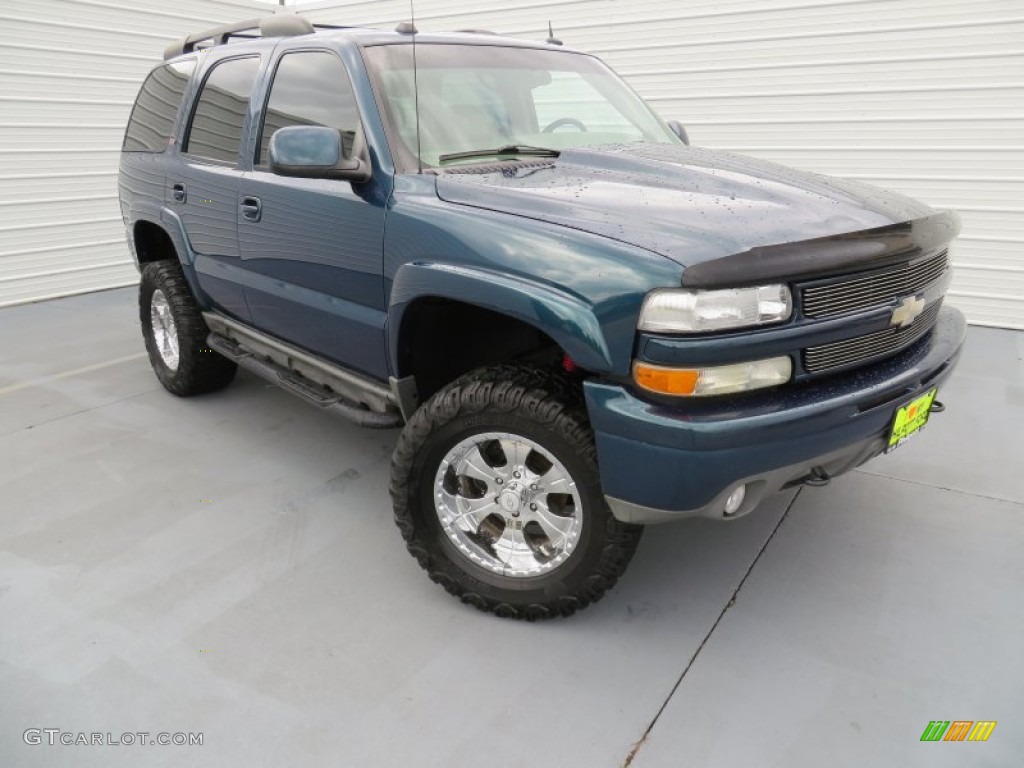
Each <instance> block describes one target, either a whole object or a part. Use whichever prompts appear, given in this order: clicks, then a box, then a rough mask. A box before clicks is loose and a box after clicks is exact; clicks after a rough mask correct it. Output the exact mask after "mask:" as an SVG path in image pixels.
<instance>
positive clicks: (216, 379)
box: [139, 261, 238, 397]
mask: <svg viewBox="0 0 1024 768" xmlns="http://www.w3.org/2000/svg"><path fill="white" fill-rule="evenodd" d="M139 320H140V321H141V323H142V336H143V338H144V339H145V342H146V351H147V352H148V353H149V362H150V364H151V365H152V366H153V372H154V373H156V377H157V378H158V379H159V380H160V383H161V384H163V385H164V388H165V389H166V390H167V391H168V392H171V393H173V394H175V395H178V396H179V397H189V396H191V395H201V394H204V393H206V392H214V391H216V390H218V389H223V388H224V387H226V386H227V385H228V384H230V383H231V380H232V379H234V378H235V373H236V371H237V369H238V366H236V365H235V364H234V363H233V362H232V361H230V360H228V359H227V358H224V357H222V356H220V355H219V354H217V353H216V352H214V351H213V350H212V349H210V348H209V347H208V346H207V345H206V337H207V336H208V335H209V333H210V329H209V328H208V327H207V326H206V322H205V321H204V320H203V315H202V312H201V311H200V309H199V305H198V304H197V303H196V300H195V299H194V298H193V296H192V291H191V290H190V289H189V286H188V283H187V282H186V280H185V275H184V273H183V272H182V271H181V265H180V264H178V263H177V262H176V261H154V262H150V263H149V264H146V266H145V267H143V269H142V281H141V283H140V284H139Z"/></svg>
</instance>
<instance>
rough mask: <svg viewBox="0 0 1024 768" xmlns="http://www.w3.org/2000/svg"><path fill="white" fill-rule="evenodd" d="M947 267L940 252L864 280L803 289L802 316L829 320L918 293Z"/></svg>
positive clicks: (946, 258)
mask: <svg viewBox="0 0 1024 768" xmlns="http://www.w3.org/2000/svg"><path fill="white" fill-rule="evenodd" d="M947 266H948V252H947V251H941V252H939V253H937V254H935V255H934V256H929V257H928V258H926V259H921V260H920V261H916V262H906V263H905V264H900V265H899V266H897V267H890V268H889V269H883V270H879V271H877V272H872V273H871V274H869V275H866V276H864V277H851V278H848V279H845V280H840V281H839V282H836V283H829V284H827V285H818V286H815V287H813V288H805V289H804V291H803V312H804V316H806V317H833V316H834V315H841V314H844V313H846V312H856V311H858V310H861V309H865V308H867V307H873V306H877V305H879V304H886V303H888V302H890V301H893V300H894V299H898V298H900V297H901V296H907V295H910V294H916V293H919V292H920V291H921V290H923V289H924V288H925V287H926V286H928V285H929V284H930V283H933V282H935V281H936V280H938V279H939V278H940V277H942V274H943V273H944V272H945V271H946V267H947Z"/></svg>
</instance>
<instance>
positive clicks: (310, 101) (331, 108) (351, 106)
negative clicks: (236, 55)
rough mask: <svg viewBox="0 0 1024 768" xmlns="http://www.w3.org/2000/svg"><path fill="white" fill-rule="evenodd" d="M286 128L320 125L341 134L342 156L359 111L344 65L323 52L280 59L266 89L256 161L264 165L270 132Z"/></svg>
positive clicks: (347, 152)
mask: <svg viewBox="0 0 1024 768" xmlns="http://www.w3.org/2000/svg"><path fill="white" fill-rule="evenodd" d="M289 125H321V126H326V127H328V128H334V129H336V130H338V131H339V132H341V136H342V145H343V147H344V151H345V156H346V157H348V156H349V155H351V151H352V140H353V138H354V137H355V133H356V129H357V128H358V126H359V111H358V110H357V109H356V101H355V96H354V94H353V93H352V85H351V83H350V82H349V79H348V73H347V72H346V71H345V66H344V65H343V64H342V63H341V60H340V59H338V57H337V56H335V55H333V54H330V53H327V52H326V51H324V52H320V51H306V52H303V53H289V54H287V55H285V56H283V57H282V58H281V63H280V64H278V65H277V73H276V74H275V75H274V83H273V85H272V86H271V87H270V98H269V99H268V100H267V109H266V112H265V117H264V120H263V132H262V133H261V134H260V146H259V150H258V152H257V153H256V162H257V163H262V164H264V165H266V164H267V163H268V162H269V160H268V155H267V149H268V147H269V146H270V139H271V137H272V136H273V135H274V131H276V130H278V129H279V128H284V127H286V126H289Z"/></svg>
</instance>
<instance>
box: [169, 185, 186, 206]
mask: <svg viewBox="0 0 1024 768" xmlns="http://www.w3.org/2000/svg"><path fill="white" fill-rule="evenodd" d="M171 196H172V197H173V198H174V202H176V203H184V202H185V200H186V199H187V197H188V195H187V194H186V192H185V185H184V184H175V185H174V186H173V187H171Z"/></svg>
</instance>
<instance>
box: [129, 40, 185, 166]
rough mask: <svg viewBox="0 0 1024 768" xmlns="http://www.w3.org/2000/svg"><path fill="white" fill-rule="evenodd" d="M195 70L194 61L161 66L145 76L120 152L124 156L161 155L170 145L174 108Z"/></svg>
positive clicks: (176, 112)
mask: <svg viewBox="0 0 1024 768" xmlns="http://www.w3.org/2000/svg"><path fill="white" fill-rule="evenodd" d="M195 68H196V63H195V61H194V60H187V61H177V62H173V63H171V64H165V65H164V66H162V67H158V68H157V69H154V70H153V71H152V72H150V73H149V77H147V78H146V82H144V83H143V84H142V89H141V90H140V91H139V95H138V97H136V99H135V106H134V107H132V114H131V117H130V118H128V129H127V130H126V131H125V134H124V143H123V144H122V146H121V149H122V150H123V151H125V152H163V151H164V150H165V149H167V145H168V144H170V143H171V141H172V140H173V139H172V136H171V134H172V133H173V131H174V121H175V118H176V117H177V116H178V107H180V106H181V99H182V97H183V96H184V95H185V89H186V88H188V81H189V79H190V78H191V77H192V72H193V71H194V70H195Z"/></svg>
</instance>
